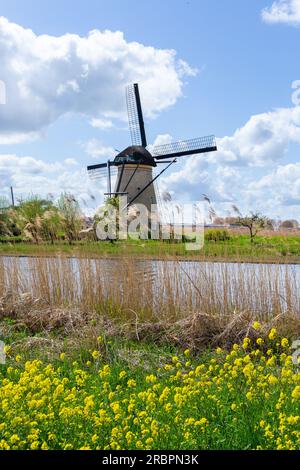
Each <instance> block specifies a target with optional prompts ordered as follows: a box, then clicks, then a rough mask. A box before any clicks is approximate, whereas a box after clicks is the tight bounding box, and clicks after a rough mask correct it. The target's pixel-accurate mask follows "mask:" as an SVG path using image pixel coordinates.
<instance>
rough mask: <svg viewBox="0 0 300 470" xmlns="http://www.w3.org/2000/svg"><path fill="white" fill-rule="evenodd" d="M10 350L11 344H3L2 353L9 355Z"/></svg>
mask: <svg viewBox="0 0 300 470" xmlns="http://www.w3.org/2000/svg"><path fill="white" fill-rule="evenodd" d="M10 352H11V346H8V345H5V346H4V353H5V354H6V355H7V356H9V354H10Z"/></svg>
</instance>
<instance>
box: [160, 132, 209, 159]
mask: <svg viewBox="0 0 300 470" xmlns="http://www.w3.org/2000/svg"><path fill="white" fill-rule="evenodd" d="M216 150H217V144H216V138H215V136H214V135H209V136H206V137H198V138H197V139H191V140H181V141H179V142H172V143H170V144H165V145H157V146H156V147H154V148H153V149H151V153H152V155H153V157H154V158H155V159H156V160H163V159H165V158H173V157H184V156H185V155H194V154H197V153H207V152H215V151H216Z"/></svg>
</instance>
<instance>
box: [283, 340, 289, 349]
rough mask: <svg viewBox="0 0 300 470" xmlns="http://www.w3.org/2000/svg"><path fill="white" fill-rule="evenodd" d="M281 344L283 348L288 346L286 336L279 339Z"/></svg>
mask: <svg viewBox="0 0 300 470" xmlns="http://www.w3.org/2000/svg"><path fill="white" fill-rule="evenodd" d="M281 346H282V347H283V348H287V347H288V346H289V340H288V339H287V338H282V340H281Z"/></svg>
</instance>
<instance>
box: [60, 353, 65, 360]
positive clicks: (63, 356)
mask: <svg viewBox="0 0 300 470" xmlns="http://www.w3.org/2000/svg"><path fill="white" fill-rule="evenodd" d="M65 357H66V354H65V353H61V354H60V356H59V358H60V359H61V360H62V361H63V360H64V359H65Z"/></svg>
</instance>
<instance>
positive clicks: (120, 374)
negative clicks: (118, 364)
mask: <svg viewBox="0 0 300 470" xmlns="http://www.w3.org/2000/svg"><path fill="white" fill-rule="evenodd" d="M124 377H126V372H125V370H122V371H121V372H120V373H119V378H120V379H123V378H124Z"/></svg>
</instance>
